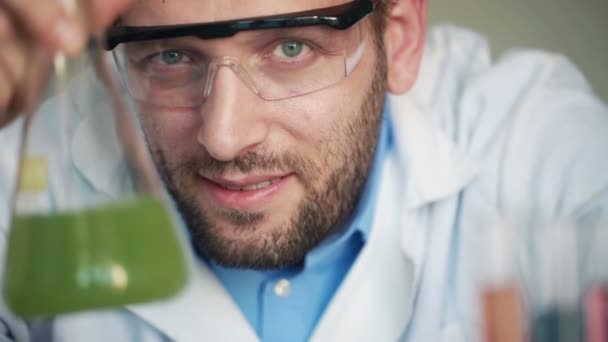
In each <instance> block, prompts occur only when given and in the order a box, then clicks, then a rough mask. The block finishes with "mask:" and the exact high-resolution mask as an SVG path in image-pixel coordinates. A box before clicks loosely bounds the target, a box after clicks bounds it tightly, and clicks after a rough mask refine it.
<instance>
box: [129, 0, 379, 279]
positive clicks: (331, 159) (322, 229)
mask: <svg viewBox="0 0 608 342" xmlns="http://www.w3.org/2000/svg"><path fill="white" fill-rule="evenodd" d="M341 3H344V1H336V0H316V1H306V2H305V1H296V0H290V1H279V2H277V1H263V0H259V1H253V0H252V1H246V2H242V1H236V0H234V1H232V0H231V1H228V0H222V1H198V0H192V1H186V0H180V1H160V0H148V1H141V2H140V3H139V4H138V5H137V6H136V7H135V8H134V9H133V10H132V11H130V12H129V13H128V14H127V15H126V16H124V17H123V22H124V23H125V24H126V25H133V26H144V25H171V24H177V23H193V22H211V21H217V20H227V19H236V18H243V17H254V16H262V15H272V14H280V13H289V12H295V11H300V10H308V9H315V8H320V7H327V6H332V5H337V4H341ZM359 25H362V26H361V29H362V31H363V32H365V36H364V39H365V40H366V41H367V43H366V46H367V48H366V49H365V52H364V55H363V58H362V60H361V62H360V63H359V65H358V66H357V67H356V69H355V70H354V71H353V72H352V74H351V75H350V76H349V77H348V78H345V79H343V80H342V81H340V82H339V83H337V84H335V85H333V86H330V87H328V88H325V89H322V90H319V91H316V92H312V93H309V94H306V95H302V96H297V97H291V98H288V99H283V100H276V101H267V100H263V99H261V98H260V97H258V96H257V95H256V94H254V93H253V92H252V91H251V90H250V89H249V88H248V87H247V86H246V85H245V83H244V82H243V80H242V79H240V78H239V77H238V76H237V75H236V74H235V73H234V72H233V71H232V70H231V69H229V68H227V67H222V68H219V71H218V73H217V75H216V77H215V79H214V81H213V89H212V92H211V94H210V96H209V97H208V98H207V99H206V101H205V102H204V103H203V104H202V105H200V106H197V107H170V106H164V107H159V106H153V105H149V104H144V103H141V104H140V111H141V118H142V125H143V128H144V131H145V135H146V139H147V141H148V144H149V147H150V149H151V151H152V154H153V157H154V161H155V163H156V165H157V167H158V169H159V171H160V173H161V176H162V177H163V180H164V181H165V183H166V184H167V187H168V189H169V191H170V193H171V195H172V196H173V198H174V199H175V201H176V203H177V205H178V208H179V210H180V212H181V214H182V216H183V217H184V220H185V222H186V224H187V225H188V228H189V229H190V232H191V235H192V237H193V241H194V243H195V245H196V247H197V248H198V249H199V251H200V252H202V253H204V254H205V255H207V256H208V257H210V258H211V259H213V260H214V261H216V262H218V263H220V264H223V265H226V266H233V267H249V268H262V269H270V268H281V267H285V266H290V265H295V264H298V263H300V262H302V261H303V259H304V256H305V255H306V253H307V252H308V251H309V250H310V249H312V248H313V247H315V246H316V245H317V244H318V243H319V242H321V240H323V239H324V238H325V237H327V236H328V235H330V234H332V233H333V232H335V231H336V230H339V229H341V228H343V225H344V223H345V221H346V219H347V218H348V216H349V214H350V213H351V211H352V209H353V207H354V205H355V203H356V201H357V199H358V195H359V193H360V191H361V189H362V186H363V184H364V181H365V179H366V177H367V174H368V171H369V168H370V164H371V162H372V158H373V153H374V149H375V145H376V141H377V136H378V131H379V125H380V121H381V107H382V104H383V100H384V94H385V76H386V67H385V64H384V61H383V60H382V58H381V57H380V56H381V55H382V54H378V51H376V48H375V47H376V45H375V44H374V41H373V39H374V37H373V36H372V30H371V29H370V27H369V18H367V19H365V20H364V21H362V22H361V23H360V24H359ZM251 34H255V33H254V32H243V33H239V34H237V35H236V36H234V37H231V38H225V39H216V40H214V41H213V42H212V44H214V45H213V46H214V48H215V49H217V50H216V51H217V52H218V53H219V54H220V55H228V56H233V55H238V53H239V47H240V46H242V43H243V41H244V40H246V39H248V38H247V37H249V36H251ZM203 86H204V85H202V84H201V87H203Z"/></svg>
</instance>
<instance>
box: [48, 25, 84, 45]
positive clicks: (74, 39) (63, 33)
mask: <svg viewBox="0 0 608 342" xmlns="http://www.w3.org/2000/svg"><path fill="white" fill-rule="evenodd" d="M53 33H54V35H55V38H56V39H57V41H58V43H59V45H60V47H61V49H62V50H64V51H65V52H67V53H76V52H78V51H79V50H80V49H81V47H82V45H83V44H84V40H85V39H84V33H83V31H82V28H81V27H80V26H79V25H78V24H76V23H75V22H74V21H71V20H68V19H60V20H59V21H57V22H56V23H55V26H54V32H53Z"/></svg>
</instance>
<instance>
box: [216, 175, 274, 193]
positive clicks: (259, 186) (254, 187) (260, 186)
mask: <svg viewBox="0 0 608 342" xmlns="http://www.w3.org/2000/svg"><path fill="white" fill-rule="evenodd" d="M278 181H279V179H278V178H277V179H273V180H269V181H265V182H262V183H258V184H254V185H249V186H243V187H241V186H232V185H222V186H223V187H224V188H226V189H228V190H232V191H253V190H259V189H263V188H265V187H267V186H269V185H272V184H274V183H276V182H278Z"/></svg>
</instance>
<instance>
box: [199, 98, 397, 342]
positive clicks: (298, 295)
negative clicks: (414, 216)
mask: <svg viewBox="0 0 608 342" xmlns="http://www.w3.org/2000/svg"><path fill="white" fill-rule="evenodd" d="M388 103H389V102H388V101H385V108H384V111H383V114H382V115H383V119H382V124H381V127H380V135H379V142H378V145H377V148H376V152H375V156H374V161H373V164H372V168H371V169H370V174H369V177H368V179H367V181H366V183H365V186H364V189H363V192H362V193H361V197H360V198H359V200H358V203H357V205H356V207H355V210H354V212H353V215H352V217H351V219H350V222H349V223H347V225H346V226H345V229H343V230H341V231H340V232H339V233H336V234H334V235H332V236H330V237H328V238H327V239H326V240H325V241H323V242H322V243H321V244H320V245H319V246H317V247H316V248H314V249H313V250H312V251H310V252H309V253H308V255H307V256H306V258H305V261H304V265H303V266H299V267H292V268H287V269H282V270H276V271H258V270H250V269H235V268H225V267H221V266H219V265H217V264H213V263H211V268H212V269H213V271H214V272H215V274H216V275H217V276H218V277H219V279H220V280H221V282H222V283H223V284H224V286H225V287H226V289H227V290H228V292H229V293H230V295H231V296H232V297H233V299H234V300H235V301H236V303H237V304H238V306H239V307H240V309H241V311H242V312H243V314H244V316H245V317H246V318H247V320H248V321H249V324H251V326H252V327H253V328H254V330H255V331H256V332H257V334H258V336H259V337H260V339H261V340H262V341H305V340H308V338H309V336H310V335H311V334H312V332H313V331H314V328H315V326H316V325H317V322H318V321H319V319H320V318H321V315H322V314H323V311H324V310H325V308H326V307H327V304H328V303H329V302H330V300H331V298H332V297H333V295H334V293H335V292H336V290H337V288H338V286H340V283H341V282H342V280H343V279H344V276H345V275H346V273H347V272H348V270H349V269H350V266H351V265H352V264H353V262H354V261H355V259H356V257H357V255H359V251H360V250H361V248H362V247H363V245H364V244H365V242H366V240H367V237H368V235H369V230H370V229H371V225H372V219H373V214H374V208H375V202H376V195H377V192H378V185H379V178H380V175H381V173H382V172H381V171H382V170H381V169H382V164H383V163H382V162H383V160H384V157H385V156H386V154H387V152H388V150H389V148H390V147H391V145H392V143H391V140H392V138H391V132H390V131H391V125H390V115H389V112H390V108H389V106H388Z"/></svg>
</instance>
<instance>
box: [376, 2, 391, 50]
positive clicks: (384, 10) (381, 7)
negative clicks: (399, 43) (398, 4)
mask: <svg viewBox="0 0 608 342" xmlns="http://www.w3.org/2000/svg"><path fill="white" fill-rule="evenodd" d="M393 4H394V2H393V0H379V1H378V4H377V5H376V8H375V9H374V13H372V16H371V19H372V20H371V24H372V31H373V33H374V41H375V43H376V46H377V47H378V48H379V49H380V50H384V42H383V39H382V35H383V34H384V29H385V27H386V22H387V20H388V13H389V11H390V9H391V7H392V6H393Z"/></svg>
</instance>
